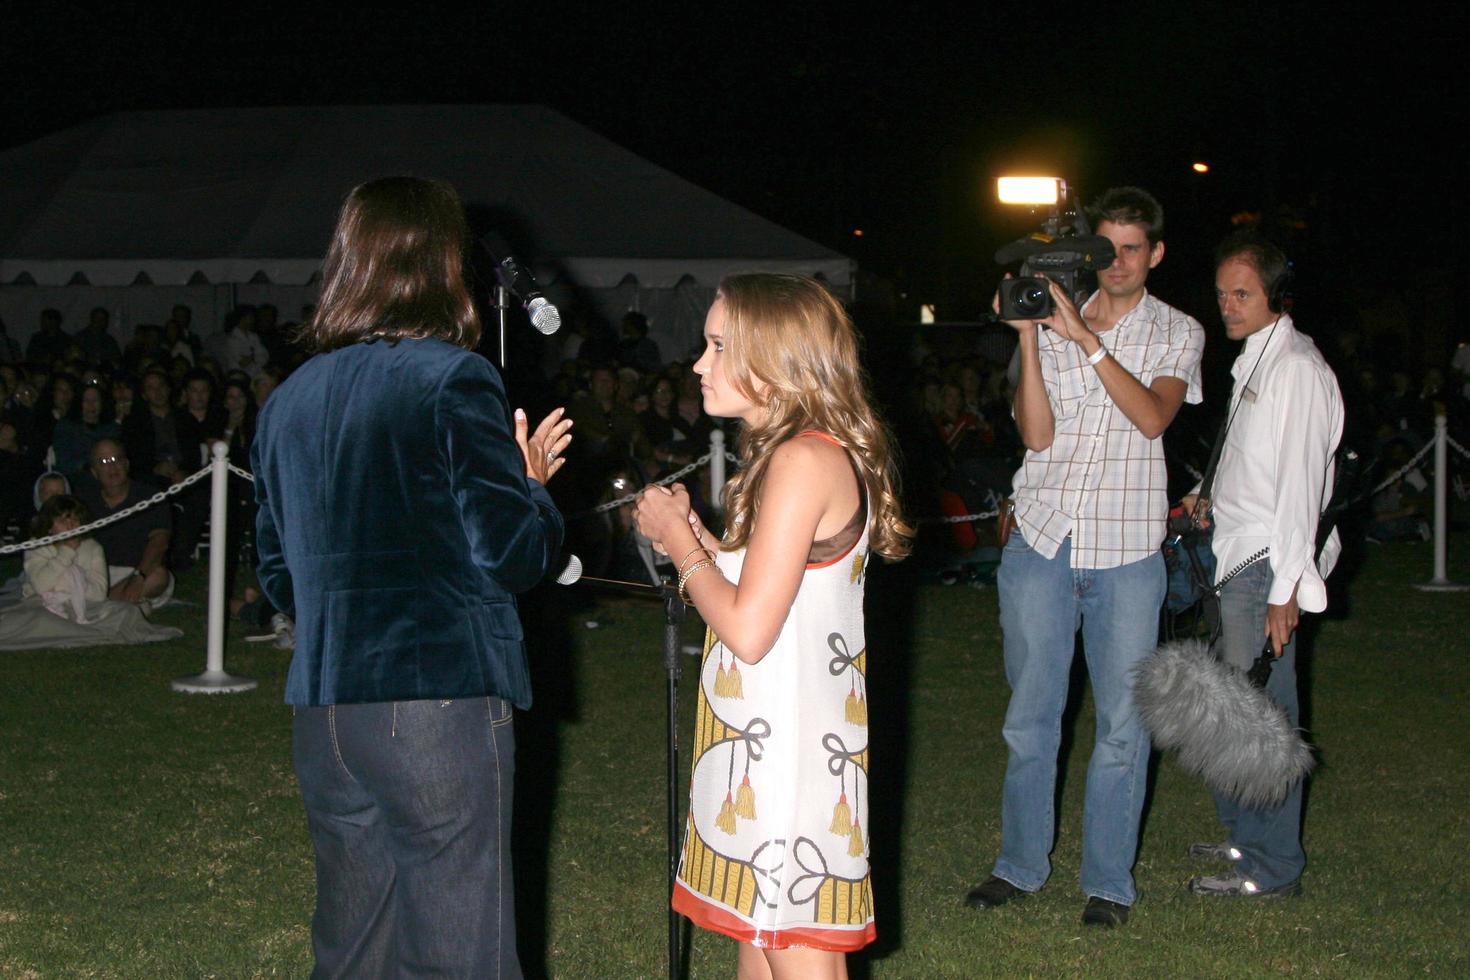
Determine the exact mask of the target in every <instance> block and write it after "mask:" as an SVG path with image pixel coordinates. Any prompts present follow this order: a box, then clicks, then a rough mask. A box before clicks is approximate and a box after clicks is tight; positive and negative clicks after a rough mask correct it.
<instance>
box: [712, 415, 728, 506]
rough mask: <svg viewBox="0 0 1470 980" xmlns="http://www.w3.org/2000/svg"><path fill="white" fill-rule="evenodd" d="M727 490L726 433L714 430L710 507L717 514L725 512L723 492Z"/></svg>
mask: <svg viewBox="0 0 1470 980" xmlns="http://www.w3.org/2000/svg"><path fill="white" fill-rule="evenodd" d="M724 489H725V433H724V432H723V431H721V430H720V429H712V430H711V431H710V434H709V496H710V501H709V503H710V506H711V507H713V508H714V509H715V512H716V513H719V512H720V511H722V510H724V507H722V506H721V504H722V502H723V501H724V495H723V493H722V491H723V490H724Z"/></svg>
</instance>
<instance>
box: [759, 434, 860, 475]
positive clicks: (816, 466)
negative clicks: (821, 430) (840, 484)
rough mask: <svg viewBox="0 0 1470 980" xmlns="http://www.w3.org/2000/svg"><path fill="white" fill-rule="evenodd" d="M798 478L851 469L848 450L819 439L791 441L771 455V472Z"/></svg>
mask: <svg viewBox="0 0 1470 980" xmlns="http://www.w3.org/2000/svg"><path fill="white" fill-rule="evenodd" d="M778 469H779V470H781V471H782V472H784V473H790V474H793V475H797V476H820V475H823V474H826V473H829V472H833V471H837V472H845V471H847V470H848V469H850V464H849V462H848V452H847V450H846V449H845V448H844V447H842V446H840V445H838V444H837V443H834V442H832V441H831V440H830V439H824V438H821V437H819V436H797V437H795V438H793V439H787V440H786V441H785V442H783V443H781V444H780V445H779V446H777V447H776V451H775V452H774V453H772V454H771V472H772V473H773V474H774V473H775V472H776V471H777V470H778Z"/></svg>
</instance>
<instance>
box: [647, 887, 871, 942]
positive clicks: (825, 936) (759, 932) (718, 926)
mask: <svg viewBox="0 0 1470 980" xmlns="http://www.w3.org/2000/svg"><path fill="white" fill-rule="evenodd" d="M671 904H672V905H673V908H674V911H675V912H678V913H679V914H680V915H682V916H684V917H685V918H686V919H688V920H689V921H690V922H693V923H694V924H695V925H697V926H699V927H700V928H701V929H708V930H709V931H710V932H718V933H723V934H724V935H726V936H729V937H730V938H731V939H734V940H736V941H738V942H742V943H750V944H751V945H752V946H756V947H759V948H760V949H789V948H791V947H793V946H802V947H806V948H809V949H824V950H828V951H830V952H833V953H853V952H856V951H857V950H860V949H862V948H863V947H864V946H866V945H868V944H869V943H871V942H872V941H873V940H875V939H877V938H878V928H877V926H875V925H874V924H873V923H871V922H869V923H868V924H867V925H866V926H865V927H864V928H862V929H822V928H819V927H811V928H796V929H777V930H775V931H771V930H768V929H758V928H756V927H755V926H753V925H751V924H750V923H748V922H746V921H745V920H744V919H742V918H740V917H739V916H737V915H735V914H734V913H732V912H727V911H725V910H724V909H722V908H718V907H716V906H714V905H711V904H710V903H709V902H707V901H705V900H704V899H702V898H700V897H699V896H698V895H697V894H695V893H694V892H693V891H691V890H690V888H689V886H688V885H686V884H684V882H682V881H675V882H674V897H673V900H672V902H671Z"/></svg>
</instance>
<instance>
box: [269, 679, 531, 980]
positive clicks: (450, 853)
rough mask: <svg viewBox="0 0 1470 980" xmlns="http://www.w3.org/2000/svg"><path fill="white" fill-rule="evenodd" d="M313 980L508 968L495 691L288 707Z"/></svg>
mask: <svg viewBox="0 0 1470 980" xmlns="http://www.w3.org/2000/svg"><path fill="white" fill-rule="evenodd" d="M292 741H293V746H292V748H293V755H294V758H295V764H296V776H297V779H298V780H299V781H300V784H301V795H302V798H303V800H304V802H305V804H306V814H307V822H308V826H309V829H310V832H311V839H312V844H313V846H314V847H315V850H316V890H317V902H316V914H315V916H314V917H313V919H312V926H311V938H312V947H313V951H314V953H315V955H316V968H315V969H314V970H313V971H312V976H313V977H353V978H359V977H416V976H429V975H432V976H436V977H464V978H476V980H480V978H516V977H520V975H521V970H520V965H519V962H518V960H517V958H516V948H515V898H514V894H513V892H512V885H511V853H510V828H511V823H510V819H511V797H512V793H511V787H512V783H513V781H514V777H515V736H514V730H513V726H512V721H511V705H510V702H508V701H506V700H504V699H502V698H498V697H473V698H464V699H459V700H453V701H395V702H382V703H374V704H342V705H330V706H325V707H314V708H296V709H295V720H294V723H293V738H292Z"/></svg>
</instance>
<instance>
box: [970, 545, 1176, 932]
mask: <svg viewBox="0 0 1470 980" xmlns="http://www.w3.org/2000/svg"><path fill="white" fill-rule="evenodd" d="M1071 544H1072V542H1071V539H1070V538H1068V539H1067V540H1065V541H1063V542H1062V545H1061V547H1060V548H1059V549H1058V550H1057V553H1056V557H1054V558H1052V559H1050V560H1048V559H1046V558H1044V557H1042V556H1041V555H1039V554H1037V553H1036V551H1035V550H1033V549H1032V548H1031V546H1030V545H1028V544H1027V543H1026V540H1025V538H1024V536H1023V535H1022V532H1021V531H1020V530H1016V531H1013V532H1012V533H1011V536H1010V539H1009V540H1008V541H1007V542H1006V547H1005V549H1004V551H1003V552H1002V553H1001V564H1000V574H999V579H998V582H999V588H1000V624H1001V629H1002V631H1003V632H1004V640H1005V666H1006V680H1007V681H1009V682H1010V686H1011V700H1010V704H1009V705H1008V707H1007V708H1006V718H1005V728H1004V734H1005V740H1006V745H1007V747H1008V748H1009V756H1008V758H1007V762H1006V778H1005V789H1004V791H1003V796H1002V802H1001V848H1000V856H999V858H998V859H997V860H996V863H995V872H994V873H995V874H996V876H998V877H1000V878H1004V879H1005V880H1006V881H1009V882H1010V883H1011V884H1013V885H1015V886H1017V887H1018V888H1021V889H1024V890H1026V891H1036V890H1037V889H1039V888H1040V887H1041V886H1042V885H1043V884H1045V883H1046V880H1047V878H1048V877H1049V876H1050V875H1051V851H1052V846H1053V844H1054V842H1055V831H1056V810H1055V800H1054V797H1055V795H1056V783H1057V751H1058V749H1059V747H1060V745H1061V724H1062V712H1063V711H1064V710H1065V708H1066V704H1067V685H1068V679H1069V676H1070V673H1071V666H1072V658H1073V654H1074V651H1075V649H1076V634H1077V630H1078V628H1079V627H1080V628H1081V630H1082V645H1083V652H1084V656H1085V657H1086V659H1087V672H1088V676H1089V678H1090V680H1091V684H1092V697H1093V703H1094V705H1095V707H1096V710H1097V734H1096V740H1095V742H1094V745H1093V750H1092V759H1091V761H1090V762H1089V763H1088V767H1087V789H1086V795H1085V797H1084V802H1083V817H1082V891H1083V893H1084V894H1086V895H1088V896H1089V897H1090V896H1096V897H1098V898H1105V899H1107V900H1109V901H1112V902H1118V903H1120V904H1122V905H1132V904H1133V902H1134V900H1135V898H1136V897H1137V893H1136V891H1135V889H1134V885H1133V862H1134V859H1135V858H1136V856H1137V853H1138V826H1139V818H1140V816H1141V814H1142V811H1143V798H1144V793H1145V790H1146V788H1147V781H1148V756H1149V739H1148V733H1147V732H1146V731H1144V729H1143V726H1142V724H1141V723H1140V721H1139V718H1138V713H1137V711H1136V710H1135V709H1134V707H1133V669H1134V667H1135V666H1136V665H1137V664H1138V662H1139V661H1140V660H1142V659H1143V658H1144V657H1147V656H1148V655H1149V654H1151V653H1152V652H1153V651H1154V650H1155V649H1156V648H1157V646H1158V629H1159V609H1160V608H1161V607H1162V605H1163V602H1164V594H1165V590H1166V572H1165V568H1164V559H1163V556H1162V555H1160V554H1158V553H1157V552H1156V553H1154V554H1153V555H1151V556H1149V557H1148V558H1145V559H1142V560H1141V561H1136V562H1132V563H1130V564H1127V565H1121V566H1118V567H1116V568H1105V569H1086V568H1077V569H1074V568H1072V567H1071V563H1070V559H1071Z"/></svg>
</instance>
